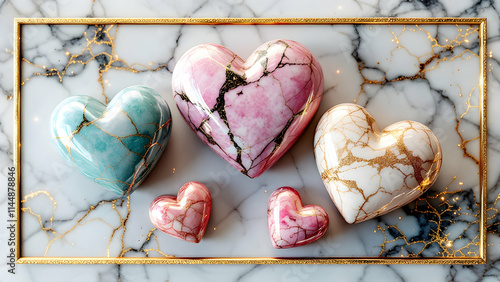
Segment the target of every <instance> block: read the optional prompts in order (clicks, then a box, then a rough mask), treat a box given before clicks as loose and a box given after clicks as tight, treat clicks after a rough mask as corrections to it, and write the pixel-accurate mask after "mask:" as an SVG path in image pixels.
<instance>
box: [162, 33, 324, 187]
mask: <svg viewBox="0 0 500 282" xmlns="http://www.w3.org/2000/svg"><path fill="white" fill-rule="evenodd" d="M172 86H173V92H174V99H175V102H176V104H177V107H178V108H179V111H180V112H181V114H182V116H183V117H184V119H185V120H186V122H187V123H188V124H189V126H190V127H191V128H192V129H193V130H194V131H195V132H196V134H197V135H198V137H199V138H200V139H201V140H202V141H203V142H204V143H205V144H207V145H208V146H209V147H210V148H212V149H213V150H214V151H215V152H216V153H217V154H219V155H220V156H221V157H222V158H223V159H225V160H226V161H227V162H229V163H230V164H231V165H232V166H234V167H235V168H236V169H238V170H240V171H241V172H242V173H243V174H245V175H247V176H249V177H251V178H254V177H257V176H259V175H261V174H262V173H263V172H264V171H266V170H267V169H268V168H269V167H271V166H272V165H273V164H274V163H275V162H276V161H278V159H279V158H280V157H281V156H282V155H283V154H284V153H285V152H286V151H287V150H288V149H289V148H290V147H291V146H292V145H293V144H294V143H295V142H296V141H297V139H298V138H299V137H300V135H301V134H302V132H303V131H304V129H305V128H306V126H307V124H308V123H309V122H310V121H311V119H312V117H313V116H314V114H315V113H316V110H317V109H318V105H319V102H320V100H321V97H322V94H323V72H322V70H321V66H320V65H319V62H318V61H317V60H316V58H315V57H314V56H313V55H312V54H311V52H310V51H309V50H307V49H306V48H305V47H304V46H302V45H301V44H299V43H297V42H294V41H291V40H274V41H270V42H268V43H265V44H263V45H262V46H260V47H259V48H258V49H257V50H256V51H255V52H253V54H252V55H251V56H250V57H249V58H248V60H247V61H246V62H245V61H243V60H242V59H241V58H240V57H238V56H237V55H236V54H234V53H233V52H232V51H230V50H228V49H226V48H225V47H222V46H218V45H214V44H203V45H199V46H196V47H194V48H192V49H190V50H189V51H187V52H186V53H185V54H184V55H183V56H182V57H181V58H180V59H179V61H178V62H177V65H176V66H175V69H174V72H173V76H172Z"/></svg>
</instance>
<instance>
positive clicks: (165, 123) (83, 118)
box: [50, 86, 172, 196]
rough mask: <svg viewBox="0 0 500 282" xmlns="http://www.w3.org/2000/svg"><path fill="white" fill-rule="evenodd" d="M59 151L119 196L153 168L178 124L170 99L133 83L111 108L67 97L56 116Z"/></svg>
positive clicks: (87, 99) (53, 120)
mask: <svg viewBox="0 0 500 282" xmlns="http://www.w3.org/2000/svg"><path fill="white" fill-rule="evenodd" d="M50 126H51V134H52V141H53V142H54V144H55V146H56V148H57V150H58V151H59V153H60V154H61V156H62V157H63V158H64V159H66V161H68V162H69V163H70V164H71V165H73V166H75V168H76V169H77V170H78V171H79V172H80V173H82V174H83V175H85V176H86V177H88V178H90V179H92V180H94V181H95V182H97V183H98V184H100V185H102V186H103V187H104V188H106V189H107V190H109V191H112V192H114V193H116V194H119V195H123V196H125V195H129V194H130V193H132V192H133V191H134V190H135V189H136V188H137V186H138V185H139V184H140V183H141V182H142V181H143V180H144V179H145V178H146V176H147V175H148V174H149V173H150V172H151V170H152V169H153V167H154V166H155V164H156V163H157V161H158V159H159V158H160V156H161V154H162V152H163V150H164V149H165V146H166V145H167V142H168V138H169V136H170V129H171V127H172V119H171V115H170V109H169V107H168V105H167V103H166V102H165V101H164V100H163V99H162V98H161V97H160V95H159V94H158V93H157V92H156V91H154V90H153V89H151V88H149V87H145V86H131V87H128V88H125V89H123V90H122V91H120V92H119V93H118V94H117V95H116V96H115V97H114V98H113V99H112V100H111V102H110V103H109V104H108V105H107V106H106V105H104V104H103V103H101V102H99V101H98V100H96V99H94V98H92V97H89V96H73V97H69V98H67V99H65V100H64V101H62V102H61V103H60V104H59V105H58V106H57V107H56V109H55V110H54V112H53V113H52V117H51V125H50Z"/></svg>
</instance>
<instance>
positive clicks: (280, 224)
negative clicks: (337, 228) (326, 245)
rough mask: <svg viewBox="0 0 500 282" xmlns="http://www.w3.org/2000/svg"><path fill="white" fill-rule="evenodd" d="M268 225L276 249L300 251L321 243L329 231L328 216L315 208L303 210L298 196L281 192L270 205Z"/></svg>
mask: <svg viewBox="0 0 500 282" xmlns="http://www.w3.org/2000/svg"><path fill="white" fill-rule="evenodd" d="M267 225H268V227H269V234H270V235H271V242H272V243H273V246H274V247H275V248H276V249H285V248H293V247H299V246H303V245H306V244H309V243H311V242H313V241H316V240H318V239H319V238H321V236H323V234H325V232H326V229H327V228H328V214H327V213H326V211H325V210H324V209H323V208H322V207H320V206H316V205H309V206H305V207H303V206H302V199H301V198H300V195H299V193H298V192H297V191H296V190H295V189H293V188H290V187H281V188H278V189H277V190H276V191H274V192H273V193H272V194H271V197H270V198H269V202H268V204H267Z"/></svg>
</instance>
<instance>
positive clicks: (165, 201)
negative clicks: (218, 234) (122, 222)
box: [149, 181, 212, 243]
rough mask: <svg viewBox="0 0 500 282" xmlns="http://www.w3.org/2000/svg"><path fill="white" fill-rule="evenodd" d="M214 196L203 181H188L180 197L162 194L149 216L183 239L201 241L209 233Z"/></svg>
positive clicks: (165, 230)
mask: <svg viewBox="0 0 500 282" xmlns="http://www.w3.org/2000/svg"><path fill="white" fill-rule="evenodd" d="M211 211H212V196H211V195H210V191H209V190H208V189H207V187H206V186H205V185H203V184H202V183H199V182H194V181H191V182H188V183H186V184H184V185H183V186H182V187H181V189H180V190H179V193H178V194H177V197H174V196H168V195H162V196H159V197H157V198H156V199H154V200H153V202H152V203H151V205H150V207H149V218H150V219H151V222H152V223H153V224H154V226H156V228H158V229H160V230H161V231H163V232H165V233H167V234H169V235H171V236H174V237H177V238H180V239H183V240H185V241H188V242H194V243H198V242H200V240H201V238H202V237H203V235H204V234H205V230H206V229H207V225H208V220H209V219H210V212H211Z"/></svg>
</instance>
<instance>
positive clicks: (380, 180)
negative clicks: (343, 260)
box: [314, 104, 442, 223]
mask: <svg viewBox="0 0 500 282" xmlns="http://www.w3.org/2000/svg"><path fill="white" fill-rule="evenodd" d="M314 155H315V157H316V164H317V166H318V169H319V172H320V174H321V178H322V179H323V183H324V184H325V187H326V189H327V190H328V192H329V193H330V197H331V198H332V200H333V202H334V203H335V205H336V206H337V209H338V210H339V211H340V213H341V214H342V216H343V217H344V219H345V220H346V221H347V222H348V223H356V222H361V221H364V220H368V219H370V218H373V217H376V216H379V215H382V214H385V213H388V212H390V211H392V210H394V209H397V208H399V207H401V206H403V205H406V204H407V203H409V202H411V201H412V200H414V199H416V198H418V197H419V196H420V195H422V194H423V193H424V192H425V191H427V189H429V187H430V186H431V185H432V184H433V183H434V181H435V180H436V178H437V177H438V174H439V169H440V168H441V161H442V154H441V146H440V145H439V141H438V139H437V138H436V136H435V135H434V133H432V131H431V130H430V129H429V128H427V127H426V126H425V125H423V124H421V123H418V122H414V121H401V122H397V123H394V124H392V125H389V126H388V127H386V128H385V129H384V130H382V131H380V129H379V127H378V125H377V123H376V121H375V119H374V118H373V117H372V116H371V115H370V113H368V111H366V110H365V109H364V108H363V107H361V106H358V105H355V104H340V105H337V106H335V107H333V108H331V109H330V110H328V111H327V112H326V113H325V114H324V115H323V116H322V117H321V119H320V121H319V123H318V126H317V128H316V135H315V137H314Z"/></svg>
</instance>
